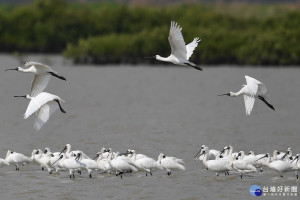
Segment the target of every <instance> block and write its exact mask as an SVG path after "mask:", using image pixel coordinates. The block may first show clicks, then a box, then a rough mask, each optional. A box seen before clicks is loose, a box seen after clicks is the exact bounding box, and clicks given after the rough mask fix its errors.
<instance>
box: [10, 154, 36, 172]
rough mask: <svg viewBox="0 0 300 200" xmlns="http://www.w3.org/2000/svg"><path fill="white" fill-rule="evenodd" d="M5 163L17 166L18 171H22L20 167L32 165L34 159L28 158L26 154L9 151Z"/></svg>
mask: <svg viewBox="0 0 300 200" xmlns="http://www.w3.org/2000/svg"><path fill="white" fill-rule="evenodd" d="M5 161H6V162H7V163H9V164H12V165H14V166H16V170H20V166H23V165H25V164H28V163H31V162H32V159H30V158H28V157H27V156H25V155H24V154H21V153H17V152H13V151H11V150H7V153H6V157H5Z"/></svg>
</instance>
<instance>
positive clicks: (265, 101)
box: [258, 96, 275, 110]
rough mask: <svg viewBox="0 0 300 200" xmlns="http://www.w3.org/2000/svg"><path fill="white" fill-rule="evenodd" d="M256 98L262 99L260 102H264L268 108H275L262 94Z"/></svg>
mask: <svg viewBox="0 0 300 200" xmlns="http://www.w3.org/2000/svg"><path fill="white" fill-rule="evenodd" d="M258 98H259V99H260V100H262V102H264V103H265V104H266V105H267V106H268V107H269V108H271V109H272V110H275V108H274V106H273V105H271V104H270V103H269V102H267V100H266V99H265V98H263V97H262V96H258Z"/></svg>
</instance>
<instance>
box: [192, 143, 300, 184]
mask: <svg viewBox="0 0 300 200" xmlns="http://www.w3.org/2000/svg"><path fill="white" fill-rule="evenodd" d="M194 158H195V160H202V161H203V165H204V167H205V168H206V169H207V170H210V171H213V172H216V175H217V176H219V173H225V175H229V172H230V171H231V172H237V173H239V174H240V177H241V179H242V178H243V174H248V173H254V172H257V168H260V172H262V171H263V167H264V166H265V167H268V168H269V169H271V170H275V171H277V172H279V173H280V176H281V177H283V173H285V172H291V171H295V173H296V178H297V179H298V172H299V171H300V162H298V161H299V154H296V155H295V156H293V155H292V150H291V148H290V147H289V148H288V149H287V150H286V152H280V151H278V150H274V151H273V155H270V154H269V153H264V154H255V153H254V151H249V153H248V154H247V155H246V154H245V152H244V151H239V152H233V147H232V146H231V145H229V146H226V147H224V148H223V149H222V150H221V151H218V150H215V149H209V148H208V147H207V146H206V145H202V146H201V148H200V150H199V151H198V153H197V154H196V155H195V157H194Z"/></svg>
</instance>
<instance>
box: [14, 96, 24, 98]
mask: <svg viewBox="0 0 300 200" xmlns="http://www.w3.org/2000/svg"><path fill="white" fill-rule="evenodd" d="M14 97H23V98H26V95H21V96H14Z"/></svg>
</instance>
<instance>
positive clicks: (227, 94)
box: [218, 93, 230, 96]
mask: <svg viewBox="0 0 300 200" xmlns="http://www.w3.org/2000/svg"><path fill="white" fill-rule="evenodd" d="M218 96H230V93H226V94H218Z"/></svg>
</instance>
